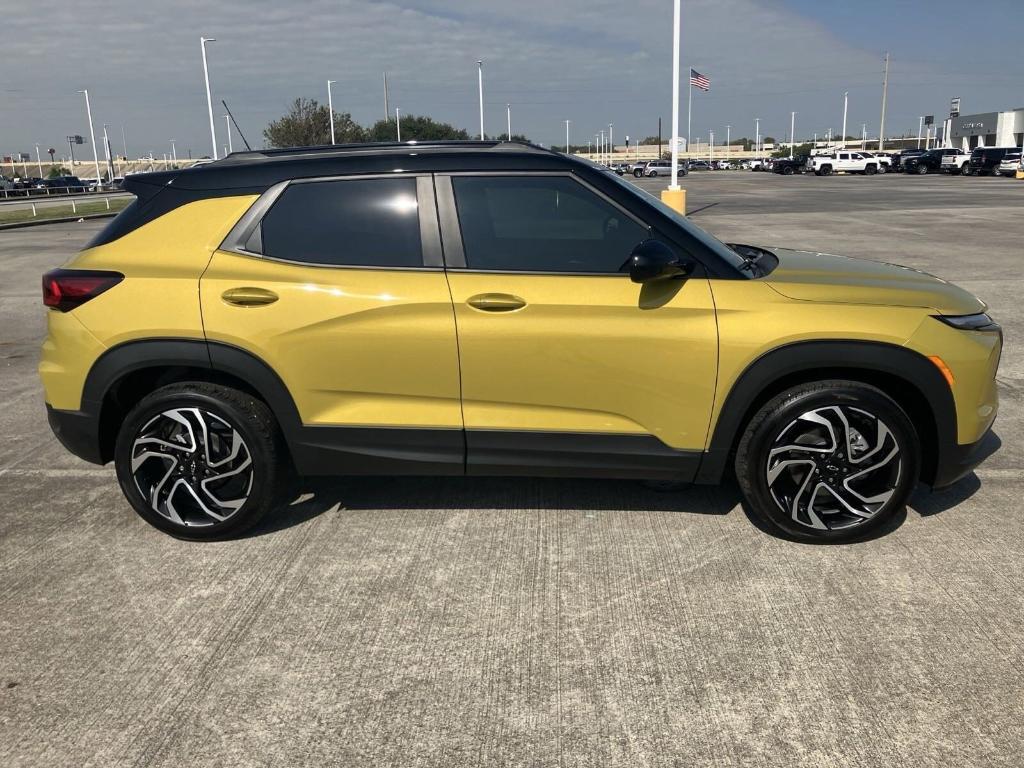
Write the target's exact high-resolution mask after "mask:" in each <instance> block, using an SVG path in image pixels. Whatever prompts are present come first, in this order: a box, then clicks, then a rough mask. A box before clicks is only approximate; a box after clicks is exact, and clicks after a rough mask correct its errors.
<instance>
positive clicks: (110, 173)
mask: <svg viewBox="0 0 1024 768" xmlns="http://www.w3.org/2000/svg"><path fill="white" fill-rule="evenodd" d="M37 151H38V148H37ZM103 156H104V157H105V158H106V159H107V180H108V181H110V182H111V183H113V181H114V153H113V152H112V151H111V149H110V137H109V136H108V135H107V124H106V123H104V124H103Z"/></svg>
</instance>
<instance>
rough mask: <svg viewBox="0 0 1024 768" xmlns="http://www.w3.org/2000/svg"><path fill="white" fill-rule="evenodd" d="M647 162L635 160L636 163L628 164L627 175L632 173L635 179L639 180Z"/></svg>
mask: <svg viewBox="0 0 1024 768" xmlns="http://www.w3.org/2000/svg"><path fill="white" fill-rule="evenodd" d="M649 162H650V161H649V160H637V161H636V162H633V163H630V164H629V173H632V174H633V175H634V176H635V177H636V178H638V179H639V178H640V177H641V176H643V175H644V169H645V168H646V167H647V163H649Z"/></svg>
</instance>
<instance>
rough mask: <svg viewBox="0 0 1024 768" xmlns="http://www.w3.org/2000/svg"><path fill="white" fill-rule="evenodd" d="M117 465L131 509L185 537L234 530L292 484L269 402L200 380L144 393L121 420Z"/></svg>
mask: <svg viewBox="0 0 1024 768" xmlns="http://www.w3.org/2000/svg"><path fill="white" fill-rule="evenodd" d="M114 463H115V468H116V470H117V479H118V482H119V483H120V485H121V490H122V491H123V492H124V494H125V496H126V497H127V499H128V501H129V502H130V503H131V505H132V507H134V509H135V511H136V512H137V513H138V514H139V515H140V516H141V517H142V518H143V519H144V520H146V521H147V522H148V523H150V524H151V525H153V526H154V527H156V528H159V529H160V530H162V531H165V532H166V533H169V534H171V535H172V536H176V537H178V538H182V539H191V540H200V539H222V538H226V537H229V536H234V535H237V534H239V533H241V532H243V531H244V530H246V529H248V528H249V527H251V526H252V525H254V524H255V523H256V522H258V521H259V520H260V518H262V517H263V515H264V514H266V513H267V512H268V511H270V510H271V509H273V508H274V507H275V506H277V505H278V504H280V503H281V502H282V501H283V497H284V495H285V492H286V491H287V489H288V488H289V486H290V483H289V480H290V476H291V463H290V461H289V459H288V457H287V455H286V451H285V449H284V447H283V444H282V439H281V437H280V435H279V431H278V428H277V425H276V423H275V421H274V417H273V415H272V414H271V412H270V409H269V408H267V406H266V404H264V403H263V402H262V401H261V400H258V399H257V398H255V397H253V396H252V395H249V394H247V393H245V392H241V391H239V390H236V389H231V388H229V387H224V386H220V385H216V384H208V383H203V382H191V383H183V384H171V385H169V386H166V387H162V388H160V389H157V390H156V391H154V392H152V393H151V394H149V395H147V396H146V397H144V398H143V399H142V400H141V401H140V402H139V403H138V404H137V405H136V406H135V407H134V408H132V409H131V411H130V412H129V413H128V415H127V416H126V417H125V419H124V421H123V423H122V424H121V428H120V430H119V432H118V436H117V443H116V446H115V453H114Z"/></svg>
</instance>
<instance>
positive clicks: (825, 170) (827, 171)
mask: <svg viewBox="0 0 1024 768" xmlns="http://www.w3.org/2000/svg"><path fill="white" fill-rule="evenodd" d="M821 175H822V176H831V175H832V166H831V165H823V166H821Z"/></svg>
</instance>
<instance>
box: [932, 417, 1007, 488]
mask: <svg viewBox="0 0 1024 768" xmlns="http://www.w3.org/2000/svg"><path fill="white" fill-rule="evenodd" d="M1002 444H1003V443H1002V441H1001V440H1000V439H999V437H998V436H997V435H996V434H995V433H994V432H993V431H992V430H991V429H989V430H988V431H986V432H985V434H984V435H982V436H981V439H980V440H978V441H977V442H974V443H970V444H968V445H959V444H958V445H951V446H946V447H945V448H944V449H942V450H940V451H939V455H938V457H937V460H936V465H935V478H934V479H933V480H932V482H931V486H932V488H933V489H936V490H938V489H940V488H946V487H948V486H950V485H952V484H953V483H955V482H956V481H957V480H960V479H961V478H963V477H966V476H967V475H969V474H970V473H971V471H972V470H974V468H975V467H977V466H978V465H979V464H981V463H982V462H983V461H985V459H987V458H988V457H989V456H991V455H992V454H993V453H995V452H996V451H997V450H999V448H1000V446H1001V445H1002Z"/></svg>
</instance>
